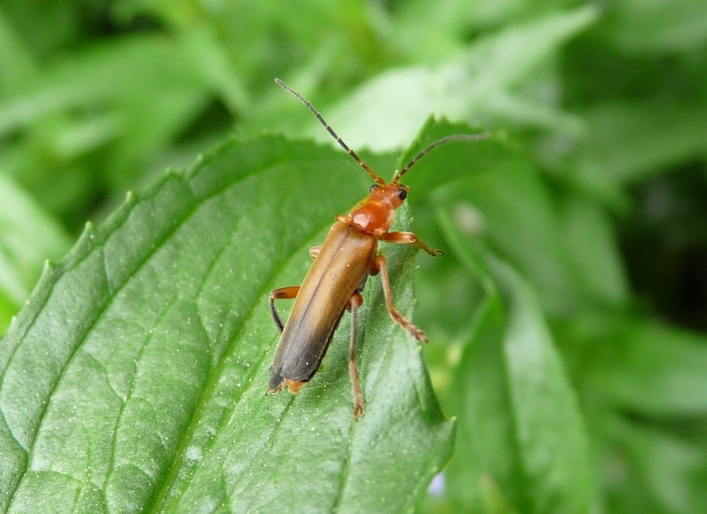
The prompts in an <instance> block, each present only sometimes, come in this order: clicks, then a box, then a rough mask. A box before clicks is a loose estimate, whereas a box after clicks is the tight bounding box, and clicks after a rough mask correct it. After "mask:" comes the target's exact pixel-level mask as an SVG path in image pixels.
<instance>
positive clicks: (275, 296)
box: [270, 286, 299, 333]
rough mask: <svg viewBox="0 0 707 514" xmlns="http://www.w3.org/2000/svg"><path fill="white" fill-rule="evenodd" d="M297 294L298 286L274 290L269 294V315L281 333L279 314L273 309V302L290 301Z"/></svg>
mask: <svg viewBox="0 0 707 514" xmlns="http://www.w3.org/2000/svg"><path fill="white" fill-rule="evenodd" d="M298 292H299V286H289V287H281V288H280V289H275V290H274V291H272V292H271V293H270V314H272V319H273V320H274V321H275V324H276V325H277V328H278V330H279V331H280V333H282V330H283V324H282V320H281V319H280V314H278V312H277V309H276V308H275V300H291V299H293V298H294V297H295V296H297V293H298Z"/></svg>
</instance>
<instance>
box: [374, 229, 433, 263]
mask: <svg viewBox="0 0 707 514" xmlns="http://www.w3.org/2000/svg"><path fill="white" fill-rule="evenodd" d="M380 240H381V241H385V242H386V243H394V244H412V245H415V246H417V247H418V248H420V249H421V250H424V251H426V252H427V253H429V254H430V255H431V256H432V257H437V256H438V255H444V252H443V251H442V250H433V249H432V248H430V247H429V246H427V245H426V244H425V243H423V242H422V241H420V240H419V239H418V238H417V236H416V235H415V234H413V233H412V232H388V233H386V234H383V236H382V237H381V238H380Z"/></svg>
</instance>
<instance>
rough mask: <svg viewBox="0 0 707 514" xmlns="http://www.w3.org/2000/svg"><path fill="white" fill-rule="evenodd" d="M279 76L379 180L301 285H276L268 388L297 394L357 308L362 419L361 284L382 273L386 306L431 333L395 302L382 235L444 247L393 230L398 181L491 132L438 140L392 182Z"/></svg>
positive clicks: (404, 190)
mask: <svg viewBox="0 0 707 514" xmlns="http://www.w3.org/2000/svg"><path fill="white" fill-rule="evenodd" d="M275 82H277V84H278V85H279V86H281V87H282V88H284V89H285V90H286V91H288V92H289V93H291V94H292V95H294V96H295V97H296V98H297V99H299V100H300V101H301V102H302V103H303V104H304V105H306V106H307V108H308V109H309V110H310V111H312V113H313V114H314V115H315V116H316V117H317V119H318V120H319V122H320V123H321V124H322V125H323V126H324V128H325V129H326V130H327V131H328V132H329V134H331V136H332V137H333V138H334V139H335V140H336V142H337V143H338V144H339V145H340V146H341V147H342V148H343V149H344V150H346V152H347V153H348V154H349V155H350V156H351V157H352V158H353V159H354V160H355V161H356V162H357V163H358V164H359V165H360V166H361V167H362V168H363V169H364V170H365V171H366V172H367V173H368V174H369V175H370V177H371V178H372V179H373V180H374V181H375V183H374V184H373V185H372V186H371V188H370V191H369V193H368V196H367V197H366V198H364V199H363V200H361V201H360V202H359V203H357V204H356V205H355V206H354V207H353V208H352V209H351V211H349V213H348V214H346V215H338V216H337V217H336V222H335V223H334V225H333V226H332V227H331V229H330V230H329V233H328V234H327V236H326V238H325V239H324V242H323V243H322V245H321V246H315V247H312V248H311V249H310V251H309V254H310V256H311V257H312V258H313V259H314V263H313V264H312V266H311V268H310V269H309V272H308V273H307V275H306V276H305V278H304V281H303V282H302V285H300V286H288V287H282V288H279V289H275V290H274V291H272V292H271V293H270V312H271V314H272V317H273V320H274V321H275V324H276V325H277V328H278V329H279V331H280V333H281V337H280V342H279V344H278V346H277V349H276V350H275V356H274V358H273V363H272V366H270V380H269V382H268V388H267V389H266V391H265V394H268V393H270V392H272V393H273V394H275V393H278V392H279V391H281V390H282V389H283V388H285V387H287V389H288V390H289V391H290V392H291V393H295V394H296V393H298V392H299V391H300V389H302V387H304V386H305V385H306V384H307V382H309V381H310V380H311V379H312V377H313V376H314V375H315V374H316V372H317V370H318V369H319V365H320V364H321V362H322V359H323V358H324V355H325V354H326V351H327V349H328V347H329V344H330V343H331V340H332V338H333V336H334V332H335V331H336V329H337V327H338V326H339V322H340V321H341V318H342V316H343V314H344V311H347V310H348V311H349V312H350V313H351V342H350V345H349V357H348V360H349V375H350V377H351V384H352V389H353V399H354V418H355V419H356V420H358V419H359V418H360V416H361V415H362V414H363V411H364V402H363V395H362V393H361V384H360V379H359V375H358V369H357V367H356V338H357V326H356V325H357V315H358V309H359V307H360V306H361V305H362V304H363V296H361V292H362V291H363V288H364V286H365V284H366V280H367V279H368V277H369V276H374V275H378V274H380V276H381V282H382V286H383V295H384V298H385V305H386V309H387V310H388V313H389V314H390V316H391V318H392V319H393V321H394V322H395V323H397V324H398V325H400V326H401V327H402V328H403V329H405V330H406V331H407V332H408V333H409V334H410V335H411V336H412V337H414V338H415V339H417V340H418V341H425V342H426V341H427V336H426V335H425V333H424V332H423V331H422V330H420V329H419V328H418V327H416V326H415V325H414V324H413V323H412V322H411V321H410V320H408V319H407V318H406V317H405V316H403V315H402V314H400V313H399V312H398V311H397V309H396V308H395V305H394V303H393V295H392V292H391V288H390V278H389V277H388V268H387V265H386V259H385V257H384V256H383V255H380V254H378V243H379V241H382V242H385V243H396V244H412V245H415V246H417V247H418V248H420V249H422V250H424V251H425V252H427V253H428V254H429V255H431V256H432V257H436V256H437V255H441V254H442V253H443V252H442V250H433V249H432V248H430V247H429V246H427V245H426V244H425V243H423V242H422V241H420V239H418V238H417V236H416V235H415V234H413V233H412V232H390V229H391V227H392V226H393V223H394V222H395V209H397V208H398V207H400V206H401V205H402V204H403V202H404V201H405V198H406V197H407V194H408V191H409V187H408V186H405V185H402V184H400V179H401V178H402V177H403V175H405V173H407V172H408V170H410V168H411V167H412V166H413V165H414V164H415V163H416V162H417V161H419V160H420V159H421V158H422V157H423V156H424V155H425V154H427V153H428V152H430V151H431V150H433V149H434V148H436V147H438V146H440V145H442V144H445V143H449V142H452V141H458V140H470V141H476V140H480V139H485V138H486V137H488V134H485V133H484V134H457V135H454V136H449V137H445V138H442V139H440V140H438V141H435V142H434V143H432V144H431V145H429V146H428V147H427V148H425V149H424V150H422V151H421V152H420V153H419V154H417V155H416V156H415V157H414V158H413V159H412V160H411V161H410V162H409V163H408V164H407V165H406V166H405V167H403V168H402V169H401V170H400V171H398V172H397V173H396V174H395V176H394V177H393V180H392V181H391V182H390V183H386V182H385V180H383V179H382V178H381V177H379V176H378V175H377V174H376V173H375V172H374V171H373V170H372V169H371V168H370V167H369V166H368V164H366V163H365V162H364V161H363V160H362V159H361V158H360V157H359V156H358V155H357V154H356V152H354V151H353V150H352V149H351V148H349V147H348V146H347V145H346V143H344V141H343V140H342V139H341V138H340V137H339V136H338V135H337V134H336V132H334V130H333V129H332V128H331V127H330V126H329V124H328V123H327V122H326V121H324V118H323V117H322V116H321V114H319V112H318V111H317V110H316V109H315V108H314V106H313V105H312V104H311V103H310V102H308V101H307V100H306V99H305V98H304V97H303V96H302V95H300V94H299V93H297V92H296V91H295V90H293V89H292V88H290V87H289V86H287V85H285V84H284V83H283V82H282V81H281V80H280V79H275ZM283 299H294V305H293V306H292V310H291V311H290V315H289V317H288V318H287V322H286V323H285V324H284V325H283V323H282V320H281V318H280V315H279V313H278V311H277V308H276V307H275V300H283Z"/></svg>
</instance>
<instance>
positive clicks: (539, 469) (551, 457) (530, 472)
mask: <svg viewBox="0 0 707 514" xmlns="http://www.w3.org/2000/svg"><path fill="white" fill-rule="evenodd" d="M440 221H441V224H442V228H443V230H444V232H445V235H446V236H447V239H448V241H449V243H450V245H452V247H453V249H454V251H455V253H457V254H459V255H468V256H469V257H463V260H464V262H470V261H473V262H484V263H485V265H484V266H483V267H484V268H485V269H486V270H487V271H486V272H484V274H485V273H490V275H491V276H492V277H493V278H494V280H495V282H496V283H497V284H498V290H499V291H500V296H499V295H495V294H492V295H491V296H490V297H489V299H488V303H487V305H486V307H485V308H486V311H482V313H481V314H480V315H479V324H478V330H477V331H476V332H475V333H474V335H473V336H472V339H471V341H470V342H469V343H468V345H467V347H466V349H465V353H464V356H463V357H462V361H461V363H460V367H459V369H458V370H457V373H456V377H457V382H456V383H455V384H454V386H453V389H454V390H455V391H457V394H458V395H459V397H460V398H461V400H460V404H459V408H460V410H459V411H458V416H459V419H460V422H459V432H458V441H459V443H458V444H459V452H458V454H455V457H454V462H455V463H457V462H459V461H460V459H466V460H467V461H468V462H467V463H466V464H465V466H462V467H461V473H463V477H456V480H464V479H465V480H466V481H467V484H468V487H469V488H471V489H472V490H473V489H474V488H476V489H477V491H475V492H474V491H469V492H467V493H466V496H467V500H469V499H471V500H472V502H478V498H482V497H484V495H485V496H487V497H488V496H489V492H492V491H493V490H494V489H495V487H499V488H500V490H501V491H503V493H504V494H503V498H504V499H505V502H506V503H508V504H510V505H513V506H514V507H515V508H517V509H518V510H519V511H520V512H577V513H581V512H586V510H587V508H588V504H589V494H590V490H591V487H592V483H591V480H592V478H591V470H590V463H589V454H588V441H587V434H586V432H585V427H584V421H583V419H582V416H581V413H580V410H579V404H578V401H577V396H576V394H575V392H574V390H573V389H572V386H571V384H570V382H569V379H568V378H567V375H566V372H565V369H564V365H563V363H562V360H561V357H560V354H559V353H558V351H557V349H556V348H555V346H554V343H553V340H552V336H551V334H550V332H549V329H548V327H547V325H546V322H545V320H544V317H543V314H542V312H541V309H540V304H539V301H538V299H537V297H536V295H535V294H534V292H533V290H532V289H531V288H530V286H529V285H528V283H527V282H526V281H525V280H524V279H523V278H521V277H520V275H519V274H518V273H517V272H516V271H515V270H513V269H512V268H511V267H510V266H508V265H507V264H505V263H503V262H501V261H500V260H498V259H497V258H495V257H494V256H493V255H492V254H490V253H489V252H488V251H487V250H485V249H483V248H482V247H481V246H480V245H478V244H476V243H474V242H473V241H470V240H469V239H468V238H465V237H464V236H463V235H462V234H461V233H460V232H459V231H458V230H457V229H456V228H455V227H454V225H453V223H452V221H451V219H450V218H449V217H448V216H447V215H441V216H440ZM478 269H480V267H479V266H474V267H472V268H471V269H470V271H471V272H476V271H477V270H478ZM472 374H474V376H473V377H470V375H472ZM482 383H483V384H486V383H488V384H489V385H488V386H482V385H481V384H482ZM464 439H465V440H466V441H464V442H462V440H464ZM465 447H466V448H467V449H470V451H469V453H468V454H461V452H462V451H463V448H465ZM453 469H454V468H453V467H452V468H451V469H450V471H452V470H453ZM484 489H485V491H484ZM474 496H476V498H474ZM487 503H489V502H488V501H487ZM472 505H473V503H472ZM490 506H491V505H489V507H490ZM476 508H478V505H477V506H476Z"/></svg>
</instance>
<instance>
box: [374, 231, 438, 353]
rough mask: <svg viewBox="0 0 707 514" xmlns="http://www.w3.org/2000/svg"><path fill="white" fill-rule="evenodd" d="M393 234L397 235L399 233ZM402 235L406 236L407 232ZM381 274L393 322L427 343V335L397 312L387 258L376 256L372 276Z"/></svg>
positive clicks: (386, 303)
mask: <svg viewBox="0 0 707 514" xmlns="http://www.w3.org/2000/svg"><path fill="white" fill-rule="evenodd" d="M393 233H394V234H395V233H399V232H393ZM402 233H403V234H404V233H405V232H402ZM379 272H380V274H381V283H382V284H383V296H385V307H386V308H387V309H388V313H389V314H390V317H391V318H393V321H395V322H396V323H397V324H398V325H400V326H401V327H403V328H404V329H405V330H407V332H408V333H409V334H410V335H411V336H412V337H414V338H415V339H417V340H418V341H425V342H427V336H426V335H425V333H424V332H423V331H422V330H420V329H419V328H417V327H416V326H415V325H413V324H412V321H410V320H409V319H407V318H406V317H405V316H403V315H402V314H400V313H399V312H398V311H397V310H396V308H395V305H394V304H393V293H392V292H391V290H390V278H389V277H388V266H387V263H386V260H385V257H383V256H382V255H378V256H376V258H375V260H374V261H373V266H372V269H371V275H377V274H378V273H379Z"/></svg>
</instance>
